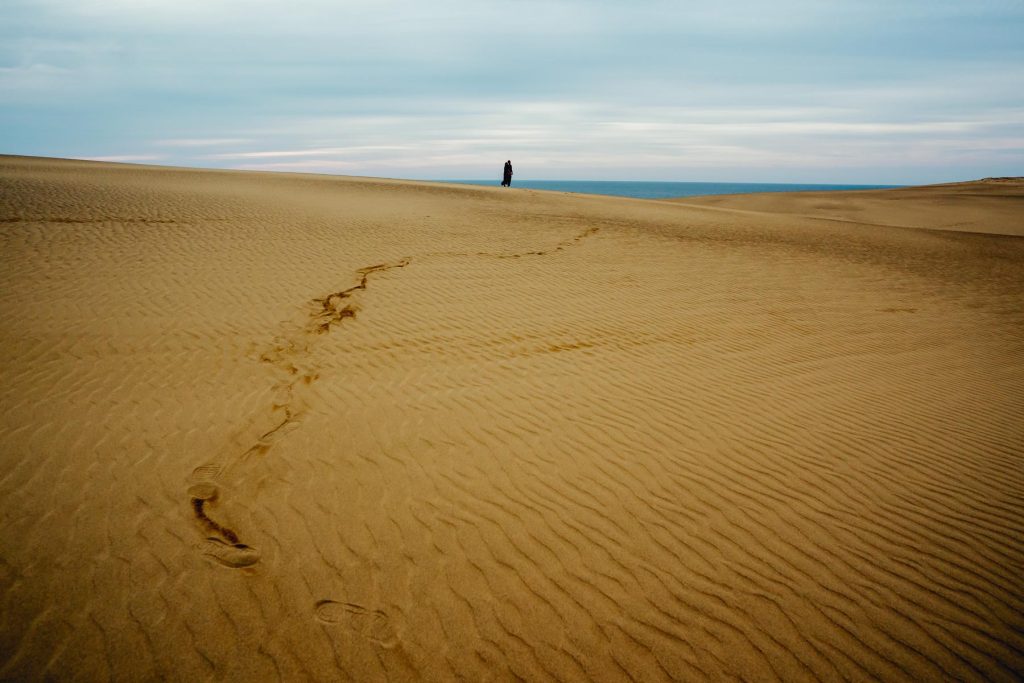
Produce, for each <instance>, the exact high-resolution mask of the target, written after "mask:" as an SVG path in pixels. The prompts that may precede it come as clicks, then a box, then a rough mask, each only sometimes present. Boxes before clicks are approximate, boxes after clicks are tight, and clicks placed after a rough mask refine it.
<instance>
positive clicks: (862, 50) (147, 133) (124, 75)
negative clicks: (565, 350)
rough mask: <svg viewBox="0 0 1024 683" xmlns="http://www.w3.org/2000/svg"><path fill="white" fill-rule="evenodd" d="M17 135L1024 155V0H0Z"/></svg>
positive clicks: (572, 164) (627, 152)
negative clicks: (709, 0) (832, 0)
mask: <svg viewBox="0 0 1024 683" xmlns="http://www.w3.org/2000/svg"><path fill="white" fill-rule="evenodd" d="M0 153H3V154H27V155H39V156H55V157H71V158H89V159H102V160H110V161H126V162H138V163H153V164H165V165H176V166H198V167H211V168H238V169H260V170H274V171H301V172H318V173H319V172H322V173H335V174H343V175H368V176H383V177H398V178H419V179H457V178H465V179H470V178H489V177H495V178H497V177H499V175H500V173H501V168H502V165H503V164H504V161H505V160H506V159H511V160H512V161H513V165H514V167H515V169H516V178H517V179H524V180H525V179H581V180H667V181H711V182H782V183H785V182H811V183H814V182H819V183H865V184H875V183H877V184H921V183H930V182H944V181H956V180H969V179H973V178H981V177H989V176H1006V175H1024V0H956V1H950V0H929V1H919V0H884V1H881V0H849V1H846V0H844V1H835V2H829V1H828V0H774V1H773V2H771V3H769V2H755V1H751V0H735V1H733V0H719V1H717V2H708V1H706V0H700V1H696V0H693V1H690V0H674V1H670V0H614V1H613V0H544V1H541V0H504V1H503V2H498V1H495V0H429V1H425V0H417V1H412V0H273V1H271V0H0Z"/></svg>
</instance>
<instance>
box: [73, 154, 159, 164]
mask: <svg viewBox="0 0 1024 683" xmlns="http://www.w3.org/2000/svg"><path fill="white" fill-rule="evenodd" d="M79 158H80V159H85V160H86V161H116V162H123V163H130V162H134V161H160V160H161V159H163V158H164V157H162V156H160V155H158V154H110V155H105V156H83V157H79Z"/></svg>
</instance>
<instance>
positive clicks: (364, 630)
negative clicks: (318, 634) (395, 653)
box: [316, 600, 398, 648]
mask: <svg viewBox="0 0 1024 683" xmlns="http://www.w3.org/2000/svg"><path fill="white" fill-rule="evenodd" d="M316 618H317V619H319V620H320V621H322V622H324V623H325V624H343V625H345V626H347V627H348V628H349V629H351V630H352V631H354V632H356V633H358V634H359V635H361V636H363V637H364V638H366V639H367V640H370V641H371V642H373V643H376V644H377V645H380V646H381V647H384V648H392V647H394V646H395V645H397V644H398V634H397V633H395V629H394V627H392V625H391V620H390V619H389V618H388V615H387V614H385V613H384V612H381V611H380V610H371V609H367V608H365V607H363V606H362V605H357V604H355V603H352V602H335V601H334V600H321V601H320V602H318V603H316Z"/></svg>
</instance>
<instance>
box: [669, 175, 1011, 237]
mask: <svg viewBox="0 0 1024 683" xmlns="http://www.w3.org/2000/svg"><path fill="white" fill-rule="evenodd" d="M675 201H678V202H683V203H686V204H691V205H695V206H717V207H721V208H729V209H734V210H745V211H758V212H768V213H777V214H786V215H790V216H800V217H807V218H819V219H827V220H834V221H843V222H848V223H860V224H871V225H883V226H890V227H903V228H925V229H928V230H956V231H960V232H983V233H990V234H995V235H1015V236H1017V237H1024V218H1022V217H1021V216H1024V178H986V179H984V180H976V181H973V182H967V183H948V184H945V185H929V186H925V187H905V188H899V189H892V190H858V191H853V192H775V193H762V194H747V195H719V196H715V197H690V198H686V199H678V200H675Z"/></svg>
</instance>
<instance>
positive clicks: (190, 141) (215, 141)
mask: <svg viewBox="0 0 1024 683" xmlns="http://www.w3.org/2000/svg"><path fill="white" fill-rule="evenodd" d="M246 142H251V141H250V140H248V139H247V138H174V139H169V140H154V141H153V144H154V145H157V146H159V147H220V146H223V145H238V144H244V143H246Z"/></svg>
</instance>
